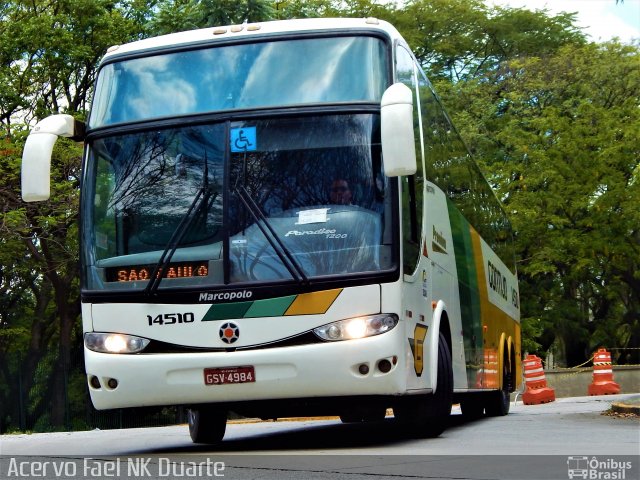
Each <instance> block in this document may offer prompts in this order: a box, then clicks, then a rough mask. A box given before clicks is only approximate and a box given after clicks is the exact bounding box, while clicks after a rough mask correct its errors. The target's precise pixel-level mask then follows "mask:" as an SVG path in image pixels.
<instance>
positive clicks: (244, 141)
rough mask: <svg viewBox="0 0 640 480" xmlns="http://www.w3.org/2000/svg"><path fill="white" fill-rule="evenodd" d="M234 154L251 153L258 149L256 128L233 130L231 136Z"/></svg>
mask: <svg viewBox="0 0 640 480" xmlns="http://www.w3.org/2000/svg"><path fill="white" fill-rule="evenodd" d="M229 140H230V142H231V151H232V152H251V151H254V150H256V148H257V140H256V127H242V128H232V129H231V135H230V139H229Z"/></svg>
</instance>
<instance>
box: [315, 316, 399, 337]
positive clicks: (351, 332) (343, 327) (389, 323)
mask: <svg viewBox="0 0 640 480" xmlns="http://www.w3.org/2000/svg"><path fill="white" fill-rule="evenodd" d="M397 324H398V317H397V316H396V315H390V314H389V315H372V316H367V317H356V318H348V319H346V320H340V321H338V322H333V323H329V324H327V325H323V326H321V327H318V328H314V329H313V333H315V334H316V336H317V337H318V338H321V339H322V340H327V341H330V342H335V341H338V340H353V339H356V338H364V337H371V336H373V335H380V334H381V333H385V332H388V331H389V330H391V329H392V328H393V327H395V326H396V325H397Z"/></svg>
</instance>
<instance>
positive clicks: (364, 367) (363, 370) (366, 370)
mask: <svg viewBox="0 0 640 480" xmlns="http://www.w3.org/2000/svg"><path fill="white" fill-rule="evenodd" d="M358 371H359V372H360V375H366V374H367V373H369V365H367V364H366V363H363V364H362V365H360V366H359V367H358Z"/></svg>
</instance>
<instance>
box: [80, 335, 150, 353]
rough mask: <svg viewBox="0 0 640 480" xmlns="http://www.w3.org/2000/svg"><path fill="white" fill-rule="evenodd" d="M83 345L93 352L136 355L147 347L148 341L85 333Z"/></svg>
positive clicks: (131, 337) (137, 338)
mask: <svg viewBox="0 0 640 480" xmlns="http://www.w3.org/2000/svg"><path fill="white" fill-rule="evenodd" d="M84 344H85V346H86V347H87V348H88V349H89V350H92V351H94V352H100V353H138V352H141V351H142V350H144V349H145V348H146V346H147V345H149V340H148V339H147V338H142V337H136V336H134V335H124V334H122V333H85V335H84Z"/></svg>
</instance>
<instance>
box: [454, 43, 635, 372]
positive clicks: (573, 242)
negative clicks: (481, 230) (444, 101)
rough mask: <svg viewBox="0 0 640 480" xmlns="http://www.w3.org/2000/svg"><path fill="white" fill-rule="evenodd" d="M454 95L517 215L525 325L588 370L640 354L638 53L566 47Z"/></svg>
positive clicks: (461, 119)
mask: <svg viewBox="0 0 640 480" xmlns="http://www.w3.org/2000/svg"><path fill="white" fill-rule="evenodd" d="M453 92H455V93H456V95H457V96H456V97H453V96H452V95H453ZM450 95H451V96H449V99H450V100H451V101H457V102H458V103H457V105H459V106H461V105H465V106H466V111H464V112H463V111H462V108H460V110H454V111H455V112H457V113H454V117H456V118H455V119H454V121H456V122H457V123H458V125H459V126H462V128H463V130H464V131H467V132H470V134H469V136H468V137H469V138H471V139H472V141H471V144H472V146H473V148H474V150H475V152H476V154H477V157H478V158H479V159H480V161H481V163H482V165H483V166H484V167H485V169H486V171H487V172H488V175H489V178H490V180H491V181H492V182H493V183H494V186H495V187H496V188H497V190H498V192H499V195H500V197H501V198H502V200H503V202H504V203H505V205H506V207H507V210H508V212H509V213H510V214H511V216H512V220H513V223H514V227H515V230H516V232H517V237H516V244H517V247H518V251H519V256H520V259H519V265H520V266H519V270H520V278H521V285H522V288H523V293H522V295H521V296H522V299H523V311H524V312H525V322H532V323H537V324H542V326H543V327H544V329H545V333H544V334H543V335H542V337H541V339H540V341H541V343H542V344H543V347H544V348H545V349H548V348H550V347H551V345H552V343H554V342H555V345H556V349H558V350H559V351H560V353H561V354H562V355H561V356H563V357H565V359H566V362H567V363H568V364H577V363H582V361H584V359H585V358H588V357H589V354H590V352H591V351H593V349H595V348H596V347H598V346H606V347H615V348H620V347H630V346H633V347H637V346H639V345H638V343H639V341H640V338H639V334H640V329H639V328H638V324H639V316H640V313H639V312H640V288H639V286H640V283H639V282H638V280H639V278H640V275H639V274H638V268H639V266H640V247H639V245H640V232H639V230H638V226H639V225H640V212H639V211H638V208H637V205H639V204H640V184H639V183H638V180H639V176H640V167H639V165H640V163H639V162H640V147H639V145H640V144H639V139H640V138H639V137H640V127H639V125H640V122H639V120H640V118H639V117H640V115H639V112H638V108H637V106H638V104H639V102H640V52H639V50H638V48H637V47H634V46H629V45H621V44H619V43H616V42H608V43H604V44H587V45H581V44H579V43H578V44H573V45H566V46H563V47H561V48H559V49H558V50H557V52H555V53H549V54H547V55H545V56H541V57H534V56H529V57H523V58H517V59H513V60H510V61H507V62H504V63H502V64H501V66H500V68H499V69H497V70H495V71H494V72H488V73H487V74H485V75H484V77H483V78H481V79H477V80H476V81H468V82H464V83H462V82H461V83H459V84H457V85H455V86H454V87H453V89H452V91H451V92H450ZM488 139H491V140H488ZM527 299H528V300H527Z"/></svg>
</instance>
